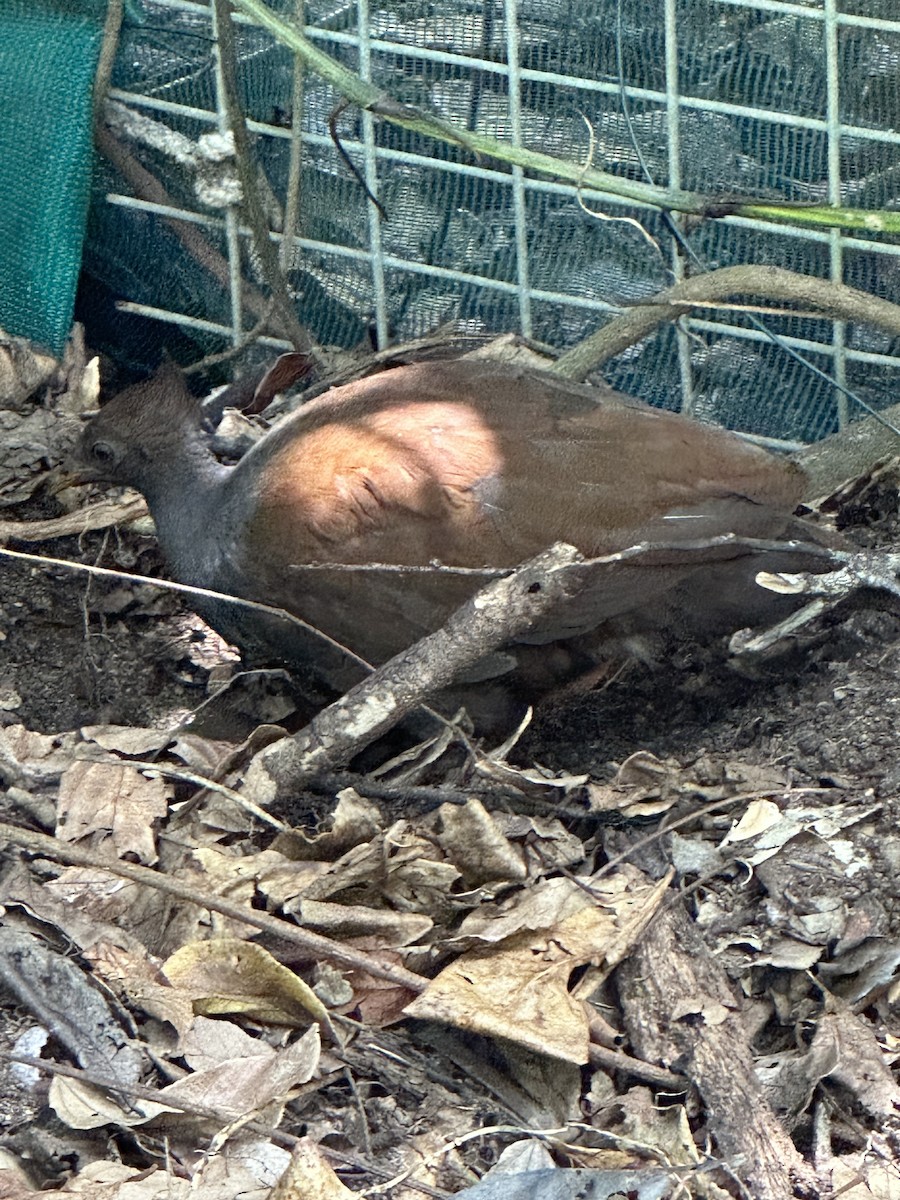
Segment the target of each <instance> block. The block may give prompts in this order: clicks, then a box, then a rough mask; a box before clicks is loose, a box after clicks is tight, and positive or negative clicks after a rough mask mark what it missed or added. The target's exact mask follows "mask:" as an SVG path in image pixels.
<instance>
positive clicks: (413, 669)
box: [244, 543, 584, 806]
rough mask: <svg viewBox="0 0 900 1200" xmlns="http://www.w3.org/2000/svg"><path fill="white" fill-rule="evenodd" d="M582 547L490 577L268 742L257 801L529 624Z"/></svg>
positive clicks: (569, 581) (340, 753) (569, 584)
mask: <svg viewBox="0 0 900 1200" xmlns="http://www.w3.org/2000/svg"><path fill="white" fill-rule="evenodd" d="M583 561H584V560H583V558H582V555H581V554H580V553H579V552H578V551H577V550H576V549H575V548H574V546H568V545H565V544H564V543H558V544H557V545H555V546H552V547H551V548H550V549H549V550H545V551H543V553H541V554H538V555H537V556H536V557H534V558H532V559H529V560H528V562H526V563H523V565H522V566H520V567H519V568H518V569H517V570H516V571H514V572H513V573H512V574H510V575H506V576H504V577H503V578H501V579H496V580H494V581H492V582H491V583H489V584H488V585H487V587H484V588H482V589H481V591H479V592H477V593H476V594H475V595H474V596H472V597H471V598H470V599H469V600H467V601H466V603H465V604H463V605H462V606H461V607H460V608H458V609H457V610H456V612H455V613H453V615H452V616H451V617H450V618H449V620H448V621H447V622H446V623H445V624H444V625H443V626H442V627H441V628H440V629H439V630H437V632H436V633H432V634H429V635H428V637H425V638H422V640H421V641H419V642H417V643H416V644H415V645H414V646H412V647H411V648H410V649H409V650H406V651H404V652H403V653H402V654H398V655H397V656H396V657H394V658H392V659H391V660H390V661H389V662H386V663H385V664H384V666H382V667H379V669H378V670H377V671H375V672H374V673H373V674H372V675H370V676H369V677H368V678H367V679H365V680H364V681H363V682H362V683H359V684H357V685H356V687H354V688H351V690H350V691H349V692H347V694H346V695H344V696H342V697H341V698H340V699H339V700H336V701H335V703H334V704H330V705H329V706H328V708H326V709H324V710H323V711H322V712H321V713H319V715H318V716H317V717H316V718H315V719H314V720H313V721H311V722H310V724H309V725H307V726H306V728H305V729H302V730H301V731H300V732H299V733H298V734H296V735H295V736H294V737H290V738H283V739H282V740H281V741H278V742H275V743H273V744H272V745H271V746H268V747H266V749H265V750H263V751H262V752H261V753H260V754H258V755H257V756H256V758H255V759H254V760H253V762H252V763H251V764H250V767H249V769H248V771H247V775H246V779H245V784H244V790H245V791H246V793H247V794H248V795H249V796H251V797H252V798H253V800H254V802H255V803H257V804H261V805H263V806H271V805H272V804H277V803H278V802H279V801H280V800H282V799H284V798H285V797H287V796H288V795H290V794H291V792H292V791H293V790H294V789H296V787H297V784H298V783H299V782H301V781H302V780H303V779H305V778H309V777H311V776H312V775H316V774H318V773H319V772H321V771H330V770H334V768H335V767H338V766H341V765H343V764H344V763H346V762H347V761H348V760H349V759H350V758H352V757H353V755H354V754H357V753H358V752H359V751H360V750H362V749H364V747H366V746H367V745H369V744H370V743H371V742H373V741H374V740H375V739H376V738H377V737H379V736H380V735H381V734H382V733H384V732H385V731H386V730H388V729H391V728H392V727H393V726H395V725H396V724H397V723H398V722H399V721H401V720H402V719H403V718H404V717H405V716H406V715H407V714H408V713H410V712H411V711H412V710H413V709H414V708H416V707H418V705H420V704H421V703H422V701H423V700H424V699H425V698H426V697H427V696H429V695H431V694H432V693H433V692H436V691H439V690H440V689H441V688H442V687H446V686H447V685H448V684H450V683H452V682H453V680H454V679H455V678H456V677H457V676H459V674H460V673H461V672H462V671H464V670H465V669H466V668H467V667H470V666H471V665H472V664H473V663H476V662H478V661H479V659H482V658H484V657H485V656H486V655H488V654H490V653H491V651H493V650H495V649H496V648H497V647H498V646H501V645H503V644H504V643H505V642H508V641H511V640H513V639H514V638H516V637H517V636H519V635H521V634H522V633H524V632H525V631H526V630H528V629H530V628H531V627H532V626H533V625H534V623H535V622H536V621H538V620H539V619H540V618H541V617H542V616H543V615H544V614H545V613H547V612H548V611H549V610H550V609H551V608H553V607H554V606H556V605H558V604H560V603H561V601H563V600H565V599H566V598H568V597H569V596H571V595H574V594H575V593H576V592H577V591H578V590H579V589H580V587H581V585H582V580H583V572H581V571H578V570H573V568H575V567H577V566H578V565H580V564H581V563H583Z"/></svg>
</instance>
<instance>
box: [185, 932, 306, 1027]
mask: <svg viewBox="0 0 900 1200" xmlns="http://www.w3.org/2000/svg"><path fill="white" fill-rule="evenodd" d="M163 972H164V974H165V976H166V978H167V979H168V980H169V981H170V982H171V983H172V984H173V985H174V986H175V987H178V988H181V989H182V990H183V991H185V992H188V993H190V995H191V996H192V997H193V1000H194V1010H195V1011H196V1012H197V1013H204V1014H206V1015H207V1016H213V1015H217V1014H222V1013H242V1014H243V1015H244V1016H247V1017H252V1018H253V1019H254V1020H256V1021H264V1022H267V1023H270V1024H273V1025H308V1024H309V1020H310V1017H312V1018H314V1019H315V1020H319V1021H325V1022H327V1021H328V1011H327V1009H326V1008H325V1006H324V1004H322V1002H321V1000H320V999H319V998H318V996H317V995H316V994H315V992H314V991H313V990H312V988H310V987H308V986H307V985H306V984H305V983H304V982H303V980H302V979H300V977H299V976H298V975H295V974H294V972H293V971H289V970H288V969H287V967H283V966H282V965H281V963H280V962H278V960H277V959H275V958H273V957H272V955H271V954H269V952H268V950H264V949H263V948H262V947H261V946H256V945H254V944H253V943H251V942H242V941H239V940H238V939H237V938H212V939H211V940H210V941H207V942H191V943H190V944H189V945H187V946H182V948H181V949H180V950H176V951H175V953H174V954H173V955H171V956H170V958H169V959H167V961H166V962H165V963H164V964H163Z"/></svg>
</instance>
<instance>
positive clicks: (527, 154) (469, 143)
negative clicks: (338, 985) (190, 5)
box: [232, 0, 900, 233]
mask: <svg viewBox="0 0 900 1200" xmlns="http://www.w3.org/2000/svg"><path fill="white" fill-rule="evenodd" d="M232 3H233V5H234V7H235V8H237V9H240V10H241V12H243V13H244V14H245V15H246V16H248V17H249V18H251V20H252V21H253V22H254V23H255V24H256V25H258V26H260V28H262V29H266V30H268V31H269V33H271V34H272V36H273V37H274V38H275V39H276V40H277V41H278V42H280V43H281V44H282V45H283V46H286V47H287V48H288V49H289V50H291V51H292V52H293V53H294V54H297V55H299V56H300V57H301V58H302V59H303V61H304V62H305V63H306V65H307V66H308V67H309V68H310V69H311V70H313V71H315V72H316V73H317V74H318V75H320V76H321V77H322V78H323V79H326V80H327V81H328V82H329V83H330V84H332V86H333V87H334V88H335V89H336V90H337V91H338V92H340V94H341V95H342V96H344V97H345V98H346V99H347V100H349V101H351V103H353V104H356V105H358V106H359V107H360V108H364V109H367V110H368V111H369V112H371V113H373V114H374V115H375V116H378V117H381V118H383V119H384V120H386V121H390V122H391V123H392V124H394V125H399V126H401V127H402V128H403V129H409V130H411V131H413V132H414V133H421V134H424V135H426V136H430V137H434V138H437V139H439V140H441V141H444V142H448V143H450V144H452V145H456V146H461V147H463V148H464V149H466V150H468V151H469V152H470V153H471V154H473V155H475V156H476V157H477V158H492V159H496V160H497V161H499V162H504V163H507V164H509V165H511V166H518V167H522V168H523V169H524V170H526V171H532V172H535V173H536V174H539V175H549V176H551V177H553V178H555V179H561V180H565V181H566V182H568V183H571V184H573V185H574V186H576V187H582V188H590V189H593V190H596V191H599V192H606V193H608V194H610V195H614V196H622V197H624V198H625V199H627V200H632V201H634V203H636V204H640V205H645V206H647V207H650V208H657V209H666V210H672V211H675V212H682V213H690V214H692V215H695V216H700V217H723V216H739V217H751V218H755V219H757V220H765V221H773V222H778V223H780V224H789V225H796V226H803V227H804V228H810V227H813V228H822V229H835V228H837V229H857V230H863V231H866V232H870V233H900V212H887V211H885V210H879V211H871V212H869V211H865V210H862V209H853V208H844V207H842V206H831V205H827V204H786V203H783V202H782V203H772V204H766V203H758V202H742V201H739V200H732V199H729V200H725V201H722V200H720V199H717V198H715V197H711V196H706V195H703V194H702V193H699V192H683V191H677V190H673V189H670V188H663V187H657V186H655V185H653V184H648V183H640V182H637V181H635V180H631V179H622V178H620V177H619V176H618V175H611V174H609V173H608V172H607V171H599V170H597V169H595V168H594V167H590V166H588V167H586V166H584V165H582V164H581V163H575V162H571V161H569V160H568V159H564V158H556V157H555V156H554V155H552V154H544V153H543V152H542V151H539V150H529V149H528V148H527V147H519V146H513V145H510V144H509V143H507V142H503V141H500V140H499V139H497V138H492V137H488V136H487V135H485V134H481V133H474V132H472V131H470V130H466V129H460V128H459V127H458V126H456V125H452V124H451V123H450V122H448V121H444V120H442V119H441V118H440V117H437V116H435V115H433V114H431V113H428V112H425V111H424V110H422V109H418V108H412V107H410V106H409V105H406V104H401V103H400V102H399V101H397V100H394V99H393V98H392V97H391V96H389V95H388V94H387V93H386V92H383V91H381V90H379V89H378V88H377V87H375V86H374V84H371V83H368V82H367V81H366V80H364V79H361V78H360V77H359V76H358V75H355V74H354V73H353V72H352V71H349V70H348V69H347V68H346V67H343V66H341V64H340V63H338V62H335V60H334V59H333V58H331V57H330V56H329V55H327V54H325V53H324V51H322V50H320V49H318V47H316V46H314V45H313V43H312V42H311V41H310V40H309V39H308V38H307V37H306V36H305V34H304V33H303V32H302V31H301V30H300V29H299V28H298V27H297V26H296V25H293V24H291V22H290V21H287V20H285V19H284V18H283V17H280V16H278V14H277V13H274V12H272V10H271V9H270V8H268V7H267V5H265V4H264V3H262V0H232Z"/></svg>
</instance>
